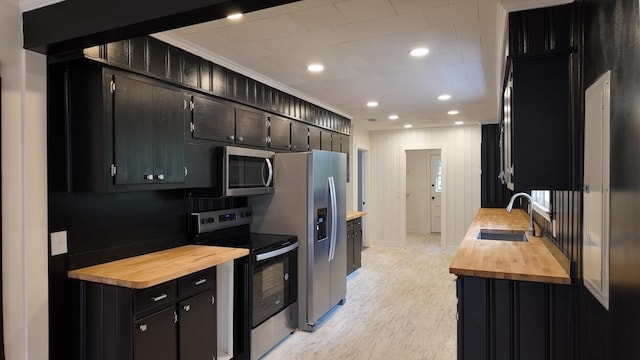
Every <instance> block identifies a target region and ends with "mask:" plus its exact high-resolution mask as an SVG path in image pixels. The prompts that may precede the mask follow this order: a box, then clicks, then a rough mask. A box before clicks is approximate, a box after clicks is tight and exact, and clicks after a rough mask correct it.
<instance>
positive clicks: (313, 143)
mask: <svg viewBox="0 0 640 360" xmlns="http://www.w3.org/2000/svg"><path fill="white" fill-rule="evenodd" d="M309 150H320V129H318V128H316V127H309Z"/></svg>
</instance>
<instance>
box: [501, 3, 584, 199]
mask: <svg viewBox="0 0 640 360" xmlns="http://www.w3.org/2000/svg"><path fill="white" fill-rule="evenodd" d="M572 9H573V7H572V5H571V4H569V5H566V6H565V5H563V6H560V7H557V8H547V9H535V10H527V11H523V12H518V13H512V14H510V15H509V34H510V36H516V39H513V38H510V39H509V41H510V44H512V46H513V47H514V48H515V49H516V50H518V51H521V53H520V55H514V54H512V55H510V56H509V58H508V61H507V71H506V72H505V78H504V85H503V99H502V100H503V106H502V109H503V110H502V118H501V134H502V138H501V151H502V156H501V159H502V160H503V165H502V172H501V178H502V179H503V182H504V183H506V184H507V187H508V188H509V189H510V190H514V191H529V190H570V189H573V188H574V187H575V186H576V181H574V180H575V173H576V172H575V169H573V168H572V157H573V156H574V148H575V147H576V146H577V137H576V134H575V133H574V131H575V129H574V126H573V124H574V122H575V121H574V119H575V117H576V113H578V112H577V111H575V109H574V107H575V104H576V101H575V100H574V97H575V96H576V95H575V94H576V92H575V91H574V89H573V88H574V87H575V84H577V81H576V79H577V76H578V75H577V74H578V64H579V59H578V54H577V52H576V51H575V50H574V49H573V48H572V46H571V41H570V39H571V38H572V36H573V35H572V32H573V28H574V24H575V23H574V22H573V11H572ZM533 29H538V30H539V31H541V32H542V35H544V36H543V37H544V40H542V39H538V38H537V37H536V36H537V35H536V34H533V33H534V32H536V31H534V30H533ZM523 34H524V35H523ZM560 40H562V41H560ZM513 44H516V45H517V46H516V45H513ZM553 44H556V45H553ZM558 44H564V45H566V46H564V45H563V47H562V48H561V47H560V46H557V45H558ZM534 45H535V46H534ZM547 45H549V46H551V45H553V46H551V47H548V46H547ZM545 46H547V47H545Z"/></svg>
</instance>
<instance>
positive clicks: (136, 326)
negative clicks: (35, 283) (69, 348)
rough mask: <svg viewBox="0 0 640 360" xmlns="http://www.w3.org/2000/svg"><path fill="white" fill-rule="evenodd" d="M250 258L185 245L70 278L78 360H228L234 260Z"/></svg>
mask: <svg viewBox="0 0 640 360" xmlns="http://www.w3.org/2000/svg"><path fill="white" fill-rule="evenodd" d="M248 254H249V250H248V249H242V248H231V247H216V246H206V245H184V246H180V247H176V248H172V249H167V250H163V251H158V252H153V253H148V254H144V255H140V256H135V257H130V258H125V259H121V260H116V261H112V262H108V263H103V264H98V265H94V266H89V267H85V268H81V269H76V270H72V271H69V273H68V276H69V277H70V278H73V279H77V280H80V281H77V282H74V283H73V289H74V290H73V292H74V294H77V296H74V297H72V300H71V301H73V302H74V304H73V305H74V306H73V308H74V309H77V312H76V313H75V314H74V327H75V328H76V329H75V332H76V335H77V338H78V341H79V344H78V351H79V352H80V354H81V356H80V358H83V359H105V360H107V359H112V360H126V359H131V360H145V359H167V360H178V359H183V360H184V359H222V358H231V356H233V353H232V350H233V349H232V348H233V344H232V341H233V340H232V339H233V335H232V332H233V328H232V326H230V324H231V322H230V319H229V316H230V315H229V314H230V313H232V312H233V309H232V308H230V307H229V304H230V299H231V297H232V295H231V294H233V288H232V286H233V285H232V284H233V277H232V276H233V275H230V274H232V273H233V270H232V269H233V260H235V259H238V258H241V257H243V256H246V255H248ZM218 277H220V278H219V279H217V278H218ZM217 308H220V310H221V311H220V312H221V314H220V315H222V318H223V319H222V321H220V319H218V312H219V311H218V310H217ZM220 331H222V332H223V333H222V335H223V336H221V337H218V336H217V334H218V332H220ZM220 338H222V339H229V341H226V343H222V344H218V339H220ZM219 345H220V346H219Z"/></svg>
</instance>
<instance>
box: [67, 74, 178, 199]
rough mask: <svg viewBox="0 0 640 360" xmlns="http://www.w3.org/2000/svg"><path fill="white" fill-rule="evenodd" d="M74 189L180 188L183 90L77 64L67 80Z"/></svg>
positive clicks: (133, 76)
mask: <svg viewBox="0 0 640 360" xmlns="http://www.w3.org/2000/svg"><path fill="white" fill-rule="evenodd" d="M68 95H69V99H70V101H69V110H68V118H69V124H70V134H69V139H68V141H69V143H70V147H71V148H72V149H73V150H74V151H73V152H71V162H70V164H69V166H70V168H71V176H72V181H71V182H72V184H71V186H72V189H74V190H77V191H127V190H145V189H165V188H179V187H182V186H183V184H184V182H185V176H186V175H185V173H186V169H185V153H184V147H185V124H186V122H185V120H186V117H187V115H188V110H187V104H188V97H187V95H186V94H185V93H184V92H182V91H180V90H178V89H176V88H172V87H170V86H168V85H164V84H162V83H159V82H156V81H153V80H149V79H145V78H142V77H139V76H136V75H133V74H128V73H123V72H119V71H115V70H110V69H107V68H96V67H90V68H78V69H72V70H71V71H70V72H69V82H68Z"/></svg>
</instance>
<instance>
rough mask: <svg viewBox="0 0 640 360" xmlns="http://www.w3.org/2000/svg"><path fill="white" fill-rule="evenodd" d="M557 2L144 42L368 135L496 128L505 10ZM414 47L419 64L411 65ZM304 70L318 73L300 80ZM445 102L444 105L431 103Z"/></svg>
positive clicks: (316, 8)
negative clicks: (290, 98)
mask: <svg viewBox="0 0 640 360" xmlns="http://www.w3.org/2000/svg"><path fill="white" fill-rule="evenodd" d="M29 1H30V0H22V2H21V4H22V6H23V7H26V6H28V3H29ZM55 1H56V0H52V2H55ZM45 2H46V1H45ZM563 2H568V1H566V0H564V1H562V0H560V1H559V0H302V1H298V2H294V3H291V4H288V5H283V6H278V7H273V8H269V9H265V10H261V11H256V12H252V13H248V14H245V15H244V16H243V17H242V18H241V19H239V20H228V19H220V20H216V21H211V22H207V23H202V24H197V25H193V26H188V27H184V28H180V29H175V30H172V31H168V32H164V33H161V34H154V36H156V37H158V38H160V39H162V40H164V41H166V42H169V43H172V44H173V45H176V46H179V47H181V48H183V49H185V50H188V51H191V52H193V53H195V54H197V55H200V56H202V57H204V58H207V59H209V60H212V61H214V62H215V63H217V64H220V65H222V66H226V67H228V68H230V69H232V70H235V71H237V72H240V73H243V74H245V75H248V76H250V77H252V78H254V79H256V80H259V81H262V82H264V83H266V84H269V85H271V86H273V87H276V88H279V89H281V90H283V91H286V92H288V93H291V94H293V95H295V96H298V97H300V98H303V99H306V100H309V101H311V102H313V103H316V104H318V105H321V106H324V107H326V108H328V109H330V110H333V111H335V112H337V113H339V114H342V115H345V116H347V117H349V118H351V119H352V120H353V124H354V125H356V126H359V127H362V128H365V129H368V130H388V129H399V128H402V127H403V125H405V124H412V125H413V127H414V128H416V127H435V126H452V125H453V123H454V121H464V123H465V124H479V123H480V124H484V123H495V122H497V119H498V117H497V114H498V96H497V94H498V90H499V86H498V82H499V79H500V77H501V76H500V73H501V72H502V71H501V70H499V69H501V67H502V57H503V56H501V55H500V56H499V54H502V48H503V46H502V43H503V41H504V26H505V25H504V24H505V21H506V15H505V14H506V12H505V8H506V9H507V10H520V9H525V8H532V7H542V6H548V5H551V4H554V3H563ZM40 5H41V4H40ZM23 10H24V8H23ZM417 46H423V47H427V48H429V49H430V52H429V54H428V55H426V56H424V57H421V58H413V57H411V56H410V55H409V50H411V49H412V48H414V47H417ZM312 62H319V63H322V64H323V65H324V68H325V69H324V71H323V72H321V73H310V72H309V71H307V69H306V68H307V65H308V64H310V63H312ZM445 93H446V94H450V95H451V99H450V100H448V101H440V100H438V99H437V97H438V96H439V95H441V94H445ZM370 100H375V101H377V102H378V103H379V105H378V106H377V107H375V108H370V107H367V106H366V103H367V102H368V101H370ZM454 109H455V110H458V111H459V114H457V115H448V114H447V112H448V111H449V110H454ZM392 114H395V115H397V116H398V117H399V118H398V119H397V120H394V121H392V120H389V119H388V117H389V115H392Z"/></svg>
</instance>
